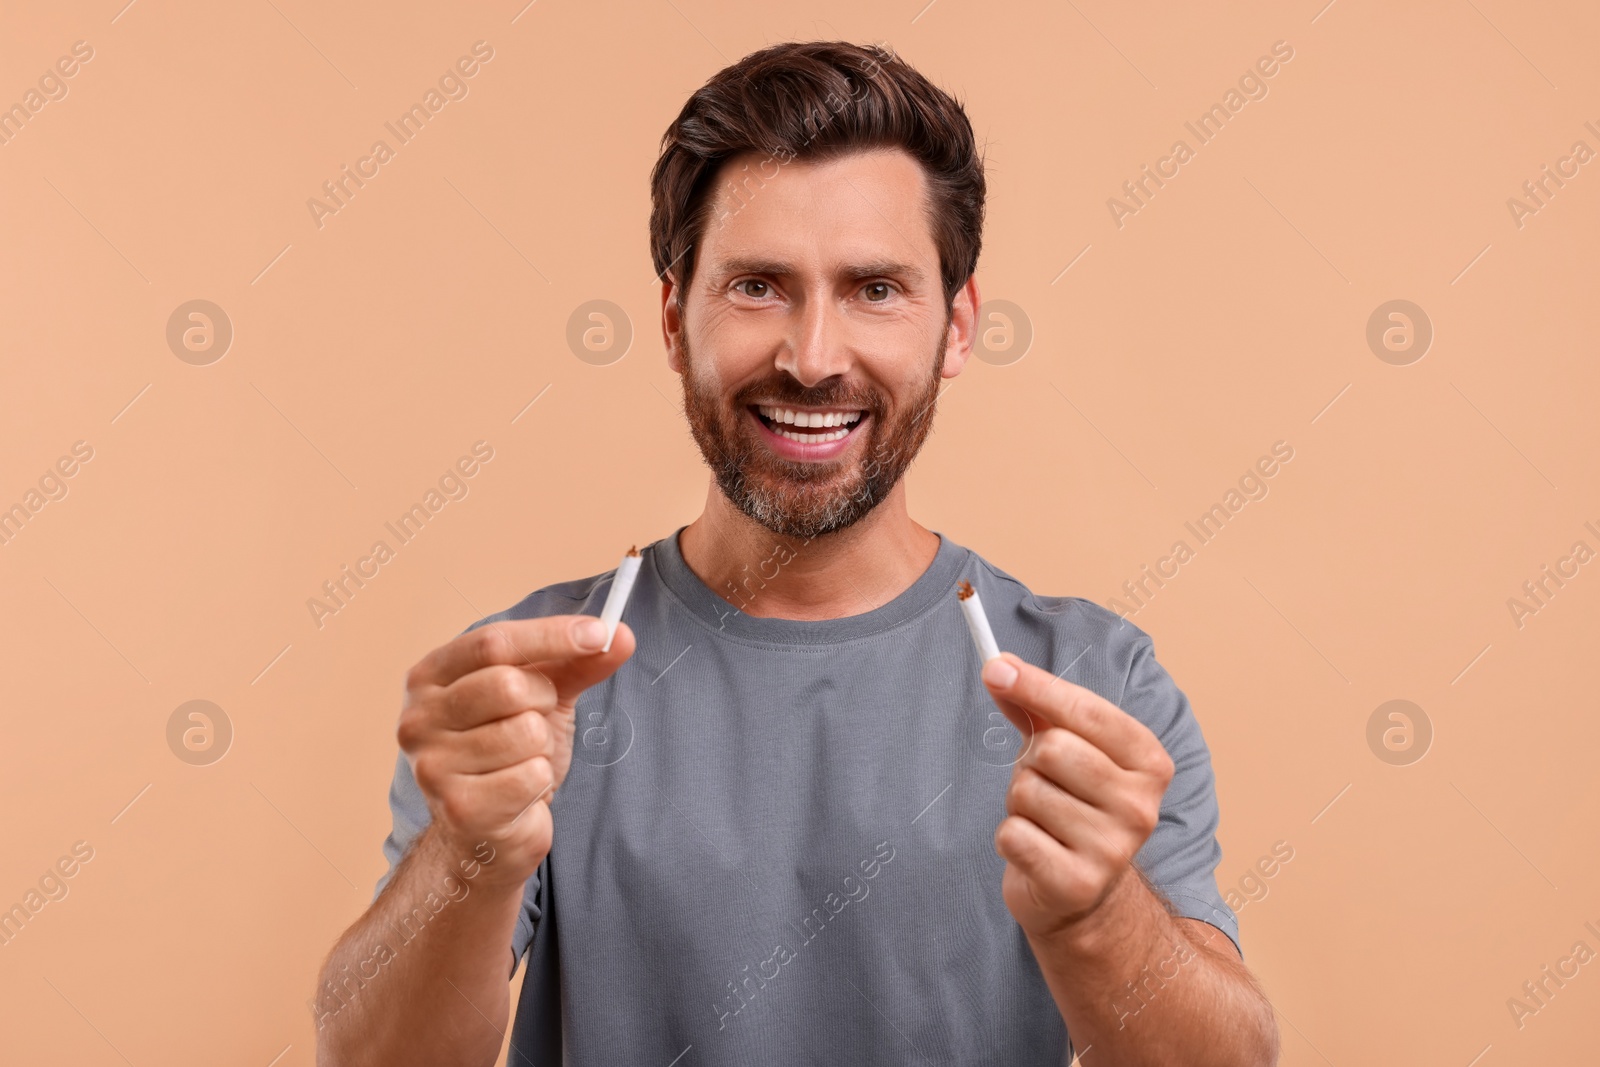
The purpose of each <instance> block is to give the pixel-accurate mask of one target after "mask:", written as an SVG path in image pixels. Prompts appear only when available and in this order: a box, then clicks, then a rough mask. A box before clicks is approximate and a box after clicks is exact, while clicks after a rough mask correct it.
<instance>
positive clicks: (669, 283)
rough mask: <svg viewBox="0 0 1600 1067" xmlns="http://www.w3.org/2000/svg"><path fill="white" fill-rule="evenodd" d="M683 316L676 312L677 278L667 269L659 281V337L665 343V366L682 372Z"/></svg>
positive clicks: (675, 371) (679, 372)
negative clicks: (681, 339) (680, 339)
mask: <svg viewBox="0 0 1600 1067" xmlns="http://www.w3.org/2000/svg"><path fill="white" fill-rule="evenodd" d="M682 335H683V317H682V316H681V315H679V314H678V279H677V278H675V277H674V276H673V274H672V272H671V271H668V272H667V273H666V275H665V276H664V277H663V278H662V281H661V339H662V341H663V342H664V343H665V344H666V349H667V366H668V367H670V368H672V370H673V372H674V373H676V374H682V373H683V350H682V346H681V344H680V342H679V338H680V337H681V336H682Z"/></svg>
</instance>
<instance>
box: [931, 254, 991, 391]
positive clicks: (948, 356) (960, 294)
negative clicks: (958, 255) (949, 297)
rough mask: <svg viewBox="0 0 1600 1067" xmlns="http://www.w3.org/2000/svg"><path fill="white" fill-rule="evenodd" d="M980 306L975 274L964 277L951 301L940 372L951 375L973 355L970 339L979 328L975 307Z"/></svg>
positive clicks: (949, 376)
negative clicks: (964, 279) (963, 283)
mask: <svg viewBox="0 0 1600 1067" xmlns="http://www.w3.org/2000/svg"><path fill="white" fill-rule="evenodd" d="M982 306H983V294H982V293H980V292H979V291H978V276H977V275H976V274H974V275H973V276H972V277H970V278H968V279H967V284H966V285H963V286H962V287H961V288H960V289H959V290H958V291H957V292H956V297H955V299H954V300H953V301H951V304H950V326H949V328H948V330H947V331H946V332H945V348H944V366H943V367H942V368H940V371H939V374H940V376H941V377H944V378H954V377H955V376H956V375H958V374H960V373H961V369H962V368H963V367H965V366H966V365H967V360H968V359H971V358H972V341H973V338H974V337H975V336H976V334H977V330H978V325H979V324H978V308H980V307H982Z"/></svg>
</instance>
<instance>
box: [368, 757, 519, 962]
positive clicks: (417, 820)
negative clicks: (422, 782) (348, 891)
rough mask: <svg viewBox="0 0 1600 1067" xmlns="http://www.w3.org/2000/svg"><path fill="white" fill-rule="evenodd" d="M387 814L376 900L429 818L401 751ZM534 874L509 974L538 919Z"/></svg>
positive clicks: (514, 936)
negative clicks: (383, 864) (386, 864)
mask: <svg viewBox="0 0 1600 1067" xmlns="http://www.w3.org/2000/svg"><path fill="white" fill-rule="evenodd" d="M389 814H390V818H391V820H392V826H391V828H390V830H389V836H388V837H387V838H385V839H384V842H383V856H384V859H386V860H388V861H389V869H388V870H386V871H384V872H383V877H382V878H379V879H378V885H377V888H376V889H374V890H373V893H372V898H373V899H374V900H376V899H377V898H378V895H379V894H380V893H382V892H383V889H384V886H386V885H388V884H389V880H390V879H391V878H393V877H394V872H395V868H397V867H398V866H399V865H400V861H401V859H403V858H404V857H405V854H406V851H407V850H408V849H410V848H411V845H412V843H413V842H415V841H416V839H417V837H418V836H419V835H421V833H422V831H423V829H424V828H425V827H426V826H427V825H428V822H429V820H430V818H431V816H430V814H429V812H428V801H427V798H425V797H424V796H423V795H422V790H421V788H419V787H418V785H417V780H416V778H415V777H413V776H412V774H411V763H410V761H408V760H407V759H406V756H405V753H404V752H401V753H399V754H398V755H397V756H396V757H395V765H394V780H393V781H392V782H391V783H390V784H389ZM543 869H544V867H543V865H542V864H541V865H540V871H539V872H535V873H534V875H533V877H531V878H529V879H528V883H527V885H526V886H524V887H523V891H522V909H521V910H520V911H519V912H518V913H517V927H516V929H515V930H514V931H513V932H512V935H511V968H510V971H509V972H508V977H509V974H515V973H516V970H517V961H519V960H520V959H522V954H523V953H524V952H526V951H527V950H528V946H529V945H530V944H531V943H532V942H533V935H534V932H535V930H536V929H537V927H538V922H539V904H538V891H539V874H540V872H542V871H543Z"/></svg>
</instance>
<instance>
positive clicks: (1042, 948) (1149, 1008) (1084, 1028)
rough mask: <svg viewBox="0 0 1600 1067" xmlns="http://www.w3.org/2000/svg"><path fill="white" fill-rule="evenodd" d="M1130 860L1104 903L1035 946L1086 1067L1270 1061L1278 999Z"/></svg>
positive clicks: (1261, 1065) (1259, 1065) (1239, 1066)
mask: <svg viewBox="0 0 1600 1067" xmlns="http://www.w3.org/2000/svg"><path fill="white" fill-rule="evenodd" d="M1189 925H1190V924H1189V923H1188V922H1187V921H1186V920H1182V919H1178V918H1175V917H1174V916H1172V915H1171V914H1170V913H1169V912H1168V911H1167V909H1166V907H1165V906H1164V905H1163V904H1162V902H1161V901H1160V900H1159V899H1157V897H1156V896H1155V894H1154V893H1153V892H1152V891H1151V889H1150V888H1149V887H1148V886H1147V885H1146V884H1145V882H1144V881H1143V879H1142V878H1140V877H1139V875H1138V872H1137V871H1135V870H1132V869H1130V870H1129V871H1127V872H1126V873H1125V875H1124V876H1123V877H1122V878H1121V879H1119V881H1118V882H1117V884H1116V886H1115V887H1114V888H1113V889H1112V891H1111V895H1110V896H1108V897H1107V898H1106V899H1105V901H1103V902H1102V904H1101V906H1100V907H1099V908H1097V909H1096V910H1095V912H1093V913H1092V914H1091V915H1089V916H1088V917H1086V918H1085V919H1084V920H1083V921H1082V922H1081V923H1078V924H1074V926H1073V927H1071V928H1069V929H1067V930H1065V931H1063V932H1062V933H1061V934H1060V935H1059V936H1057V937H1055V938H1052V939H1051V940H1049V941H1043V940H1035V939H1033V938H1031V937H1030V939H1029V942H1030V944H1031V945H1032V947H1033V951H1034V955H1035V957H1036V958H1037V959H1038V961H1039V965H1040V969H1041V971H1042V972H1043V974H1044V977H1045V981H1046V983H1047V984H1048V985H1049V987H1050V992H1051V995H1052V996H1053V998H1054V999H1055V1002H1056V1006H1057V1008H1058V1009H1059V1010H1060V1012H1061V1016H1062V1018H1063V1019H1064V1020H1065V1021H1066V1024H1067V1031H1068V1033H1069V1034H1071V1036H1072V1043H1073V1046H1074V1048H1075V1049H1076V1050H1077V1051H1078V1053H1079V1054H1080V1055H1081V1056H1082V1057H1083V1063H1084V1064H1085V1067H1145V1065H1156V1064H1171V1063H1183V1064H1185V1065H1189V1067H1212V1065H1215V1067H1224V1065H1226V1067H1271V1065H1273V1064H1276V1063H1277V1061H1278V1031H1277V1024H1276V1021H1275V1020H1274V1019H1273V1015H1272V1006H1271V1004H1270V1003H1268V1001H1267V999H1266V997H1265V996H1263V995H1262V993H1261V992H1260V990H1259V989H1258V988H1257V986H1256V984H1255V982H1254V980H1253V979H1252V978H1251V976H1250V973H1249V971H1248V970H1247V969H1246V968H1245V966H1244V964H1243V962H1242V961H1240V959H1239V957H1238V954H1237V953H1236V951H1235V950H1234V947H1233V945H1232V943H1231V942H1230V941H1229V940H1228V938H1227V935H1226V934H1223V933H1222V932H1221V931H1219V930H1215V929H1211V928H1209V927H1208V928H1207V929H1208V930H1209V931H1210V935H1211V936H1210V943H1209V944H1208V943H1207V939H1206V938H1205V937H1197V936H1196V935H1195V934H1193V933H1192V932H1191V930H1190V928H1189Z"/></svg>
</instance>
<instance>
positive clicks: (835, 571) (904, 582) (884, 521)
mask: <svg viewBox="0 0 1600 1067" xmlns="http://www.w3.org/2000/svg"><path fill="white" fill-rule="evenodd" d="M678 549H679V551H680V552H682V553H683V561H684V562H685V563H686V564H688V566H689V569H690V570H691V571H693V572H694V574H695V577H697V578H699V579H700V580H701V581H702V582H704V583H705V584H706V585H707V586H708V587H709V588H710V589H711V590H712V591H713V592H715V593H716V594H717V595H718V596H720V597H722V598H723V599H724V600H726V601H727V602H728V603H729V604H731V605H732V606H733V607H735V608H738V609H739V610H740V611H742V612H744V613H745V614H746V615H755V616H760V617H765V618H778V619H800V620H819V619H838V618H843V617H845V616H847V615H860V614H862V613H864V612H868V611H871V610H872V609H874V608H877V607H881V606H883V605H884V604H886V603H888V602H889V601H891V600H893V599H894V598H895V597H897V596H899V595H900V594H901V593H903V592H905V591H906V590H907V589H909V588H910V587H911V585H912V584H913V583H914V582H915V581H916V580H917V579H918V578H919V577H921V576H922V573H923V572H924V571H926V570H927V569H928V567H929V565H930V564H932V563H933V557H934V556H935V555H937V554H938V551H939V535H938V534H936V533H934V532H933V531H931V530H929V529H927V528H926V527H924V526H923V525H922V524H921V523H918V522H916V521H915V520H913V519H912V518H911V516H910V514H909V513H908V512H907V510H906V496H905V481H904V480H901V481H900V482H899V483H898V484H896V485H895V487H894V489H893V490H891V491H890V493H889V495H888V496H887V497H886V498H885V499H884V500H883V502H882V503H880V504H879V505H878V506H877V507H875V508H873V509H872V511H871V512H870V513H869V514H868V515H867V516H866V518H864V519H862V520H861V521H860V522H857V523H856V524H855V525H853V526H851V527H849V528H847V529H844V530H839V531H838V532H836V533H831V534H827V535H825V536H822V537H817V538H813V539H812V540H810V541H806V540H804V539H802V538H793V537H781V536H779V535H777V534H775V533H773V532H772V531H771V530H768V529H767V528H766V527H764V526H761V525H760V524H758V523H756V522H755V521H754V520H753V519H751V518H750V517H749V516H747V515H745V514H744V513H743V512H741V511H739V510H738V509H737V508H735V507H734V506H733V505H732V504H731V503H729V502H728V498H727V497H725V496H723V495H722V491H721V490H720V489H718V488H717V485H716V482H715V481H713V482H712V483H711V488H710V491H709V492H708V493H707V496H706V507H705V510H704V511H703V512H701V514H700V517H699V518H697V519H695V520H694V521H693V522H691V523H690V524H689V525H688V526H686V527H684V529H683V533H682V534H681V535H680V536H679V538H678Z"/></svg>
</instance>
